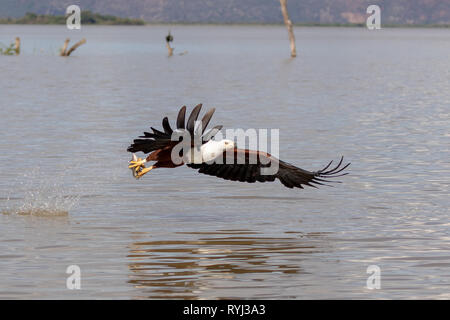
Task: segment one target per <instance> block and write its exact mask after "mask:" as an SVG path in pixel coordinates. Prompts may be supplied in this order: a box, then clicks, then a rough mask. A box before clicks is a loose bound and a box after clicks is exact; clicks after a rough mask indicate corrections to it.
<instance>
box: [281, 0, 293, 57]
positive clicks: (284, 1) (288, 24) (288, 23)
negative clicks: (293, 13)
mask: <svg viewBox="0 0 450 320" xmlns="http://www.w3.org/2000/svg"><path fill="white" fill-rule="evenodd" d="M280 5H281V13H282V14H283V19H284V24H285V25H286V28H287V30H288V33H289V42H290V43H291V57H293V58H294V57H296V56H297V50H296V49H295V37H294V30H293V28H292V22H291V20H289V15H288V11H287V0H280Z"/></svg>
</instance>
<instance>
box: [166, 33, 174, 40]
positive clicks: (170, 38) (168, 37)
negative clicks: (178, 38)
mask: <svg viewBox="0 0 450 320" xmlns="http://www.w3.org/2000/svg"><path fill="white" fill-rule="evenodd" d="M172 41H173V36H172V35H171V34H170V31H169V34H168V35H167V36H166V42H172Z"/></svg>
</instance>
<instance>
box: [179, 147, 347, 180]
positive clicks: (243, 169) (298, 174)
mask: <svg viewBox="0 0 450 320" xmlns="http://www.w3.org/2000/svg"><path fill="white" fill-rule="evenodd" d="M221 156H222V157H223V161H221V162H223V163H201V164H195V163H190V164H187V166H188V167H191V168H193V169H198V172H199V173H204V174H207V175H211V176H216V177H219V178H223V179H225V180H231V181H240V182H249V183H253V182H256V181H258V182H266V181H274V180H275V179H279V180H280V181H281V183H282V184H283V185H285V186H286V187H288V188H294V187H296V188H301V189H303V186H304V185H307V186H310V187H315V188H316V186H315V185H326V183H328V182H339V181H331V180H328V178H336V177H340V176H344V175H346V174H348V173H342V171H343V170H344V169H346V168H347V167H348V166H349V165H350V163H348V164H346V165H344V166H341V165H342V162H343V160H344V157H342V158H341V160H340V161H339V163H338V164H337V166H335V167H334V168H333V169H329V168H330V166H331V164H332V162H333V161H331V162H330V163H329V164H328V165H327V166H326V167H324V168H323V169H321V170H319V171H307V170H303V169H301V168H298V167H296V166H293V165H291V164H289V163H287V162H284V161H281V160H279V159H277V158H275V157H274V156H272V155H270V154H268V153H265V152H260V151H252V150H247V149H237V148H236V149H234V152H233V153H231V154H230V153H227V152H225V153H224V154H223V155H221ZM252 157H253V159H256V163H254V162H252V161H249V159H251V158H252ZM271 165H272V166H273V165H278V171H277V172H276V173H273V174H264V172H263V169H264V168H268V167H270V166H271Z"/></svg>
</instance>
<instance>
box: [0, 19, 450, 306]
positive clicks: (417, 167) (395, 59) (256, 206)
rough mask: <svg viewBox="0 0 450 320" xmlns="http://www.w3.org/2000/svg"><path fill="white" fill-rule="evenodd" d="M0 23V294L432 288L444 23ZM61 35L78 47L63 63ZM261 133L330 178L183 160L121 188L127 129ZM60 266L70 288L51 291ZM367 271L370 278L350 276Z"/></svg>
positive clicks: (447, 81)
mask: <svg viewBox="0 0 450 320" xmlns="http://www.w3.org/2000/svg"><path fill="white" fill-rule="evenodd" d="M167 31H168V26H150V27H83V29H82V30H81V31H68V30H67V29H65V27H63V26H0V41H1V42H2V43H5V44H9V43H10V42H11V41H12V40H13V39H14V37H16V36H20V37H21V39H22V54H21V55H20V56H18V57H5V56H3V57H0V70H1V73H2V76H1V77H0V98H1V99H0V134H1V138H2V139H1V140H0V150H1V152H0V211H7V210H13V211H14V209H17V208H22V209H23V208H25V209H43V210H50V211H52V210H54V211H55V210H56V211H65V210H68V212H69V213H68V215H64V214H62V215H58V216H57V215H55V216H44V217H43V216H27V215H18V214H14V213H12V214H0V298H1V299H4V298H13V299H25V298H32V299H33V298H43V299H54V298H62V299H77V298H101V299H116V298H124V299H147V298H150V299H153V298H164V299H165V298H192V299H204V298H212V299H216V298H268V299H280V298H283V299H305V298H345V299H349V298H446V299H448V298H450V250H449V248H450V221H449V216H450V214H449V205H450V200H449V199H450V197H449V183H450V160H449V159H450V152H449V148H450V132H449V124H450V116H449V113H450V68H449V65H450V30H437V29H429V30H421V29H408V30H403V29H392V30H390V29H383V30H380V31H373V32H370V31H368V30H365V29H356V28H336V29H334V28H296V30H295V32H296V37H297V45H298V52H299V57H298V58H296V59H290V58H289V57H288V43H287V35H286V30H285V29H284V28H283V27H281V26H280V27H263V26H251V27H248V26H228V27H226V26H171V31H172V33H173V34H174V37H175V42H174V46H175V53H181V52H187V53H185V54H184V55H182V56H181V55H178V54H176V55H175V56H173V57H171V58H167V56H166V54H167V53H166V49H165V46H164V42H163V41H164V36H165V35H166V33H167ZM66 37H70V38H71V39H72V41H78V40H79V39H80V38H81V37H86V39H87V44H85V45H83V46H82V47H80V48H79V49H77V50H76V51H75V52H74V54H73V56H72V57H70V58H61V57H59V56H58V55H57V54H58V48H59V47H60V46H61V45H62V43H63V42H64V39H65V38H66ZM200 102H202V103H204V105H205V106H206V107H216V108H217V111H216V114H215V116H214V118H213V123H215V124H223V125H224V127H225V128H244V129H247V128H280V130H281V131H280V157H281V158H282V159H284V160H286V161H288V162H291V163H294V164H296V165H298V166H300V167H303V168H305V169H310V170H316V169H319V168H321V166H323V165H324V164H326V163H327V162H328V161H329V160H332V159H338V157H339V156H340V155H344V156H345V157H346V159H347V160H349V161H351V162H352V165H351V167H350V172H351V174H350V175H349V176H346V177H344V178H343V179H342V181H343V183H342V184H340V185H338V186H337V187H336V188H322V189H318V190H317V189H305V190H298V189H297V190H290V189H287V188H284V187H283V186H282V185H281V184H280V183H279V182H276V183H271V184H240V183H237V182H228V181H224V180H221V179H217V178H214V177H209V176H204V175H200V174H197V173H196V172H195V171H194V170H192V169H189V168H186V167H184V168H177V169H159V170H155V171H152V172H151V173H150V174H148V175H146V176H145V177H144V178H143V179H141V180H139V181H136V180H134V179H133V178H132V177H131V175H130V172H129V170H128V169H127V162H128V160H129V159H130V154H128V153H127V152H126V151H125V150H126V147H127V146H128V144H129V143H130V141H131V140H132V138H134V137H136V136H137V135H138V134H140V133H141V132H142V131H143V130H144V129H147V128H148V127H149V126H150V125H151V126H158V127H159V126H160V121H161V119H162V118H163V117H164V116H168V117H169V119H171V120H172V123H173V121H174V118H175V117H176V113H177V111H178V108H179V107H181V106H182V105H184V104H186V105H188V106H190V107H192V106H194V105H196V104H197V103H200ZM69 265H78V266H79V267H80V268H81V273H82V277H81V290H68V289H66V279H67V277H68V274H66V273H65V271H66V268H67V267H68V266H69ZM369 265H377V266H379V267H380V268H381V289H379V290H369V289H367V288H366V280H367V277H368V276H369V275H368V274H367V273H366V270H367V267H368V266H369Z"/></svg>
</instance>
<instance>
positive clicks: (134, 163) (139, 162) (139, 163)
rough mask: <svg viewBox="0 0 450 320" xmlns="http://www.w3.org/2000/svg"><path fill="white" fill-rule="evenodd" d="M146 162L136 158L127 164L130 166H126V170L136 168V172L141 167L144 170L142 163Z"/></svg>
mask: <svg viewBox="0 0 450 320" xmlns="http://www.w3.org/2000/svg"><path fill="white" fill-rule="evenodd" d="M146 162H147V160H145V159H141V158H138V159H137V160H136V161H134V160H131V161H130V162H129V163H130V165H129V166H128V168H130V169H133V168H136V170H138V169H139V168H141V167H144V168H145V165H144V163H146Z"/></svg>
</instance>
